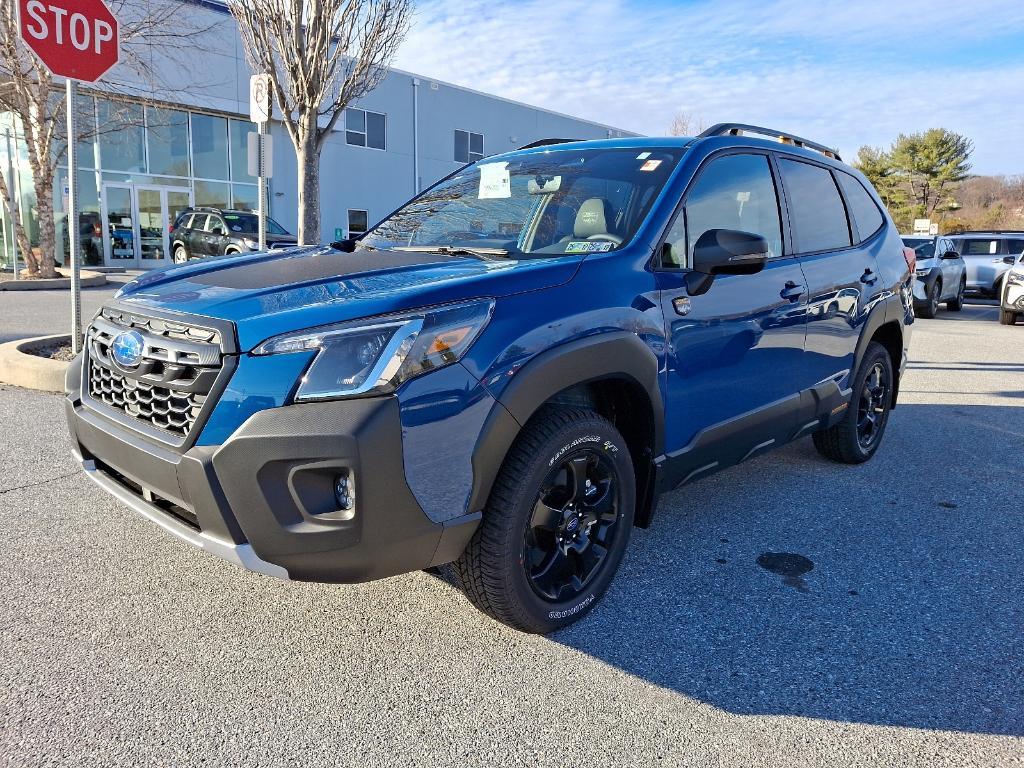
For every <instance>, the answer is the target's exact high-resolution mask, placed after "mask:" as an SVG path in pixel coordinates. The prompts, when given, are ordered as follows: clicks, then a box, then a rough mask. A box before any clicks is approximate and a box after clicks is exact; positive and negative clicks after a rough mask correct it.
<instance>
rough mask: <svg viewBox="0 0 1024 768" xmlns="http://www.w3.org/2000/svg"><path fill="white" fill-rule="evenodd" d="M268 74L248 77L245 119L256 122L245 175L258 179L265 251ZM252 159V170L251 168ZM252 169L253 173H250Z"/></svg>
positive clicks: (268, 168)
mask: <svg viewBox="0 0 1024 768" xmlns="http://www.w3.org/2000/svg"><path fill="white" fill-rule="evenodd" d="M270 85H271V84H270V75H253V76H252V77H250V78H249V119H250V120H252V121H253V122H254V123H256V152H255V155H256V157H255V158H253V151H252V143H251V142H250V144H249V147H250V150H249V165H250V170H249V174H250V175H252V176H257V177H258V178H259V185H260V189H259V204H258V209H257V211H258V213H259V249H260V250H261V251H265V250H267V216H268V215H270V212H269V210H268V209H269V207H270V201H269V200H267V179H269V178H270V176H271V164H272V162H273V160H272V159H271V158H272V155H271V143H270V136H269V135H268V134H267V123H269V122H270V113H271V110H272V109H273V101H272V100H271V95H270ZM253 159H255V160H256V162H255V166H256V167H255V169H253V168H252V166H253V165H254V164H253V162H252V161H253ZM253 170H255V171H256V172H255V173H253Z"/></svg>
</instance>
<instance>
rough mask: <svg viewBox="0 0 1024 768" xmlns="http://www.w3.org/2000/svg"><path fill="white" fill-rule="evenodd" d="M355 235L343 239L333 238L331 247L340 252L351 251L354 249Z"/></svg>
mask: <svg viewBox="0 0 1024 768" xmlns="http://www.w3.org/2000/svg"><path fill="white" fill-rule="evenodd" d="M358 240H359V238H357V237H349V238H346V239H344V240H335V241H334V242H333V243H331V244H330V246H331V248H333V249H334V250H336V251H341V252H342V253H352V252H353V251H354V250H355V249H356V242H357V241H358Z"/></svg>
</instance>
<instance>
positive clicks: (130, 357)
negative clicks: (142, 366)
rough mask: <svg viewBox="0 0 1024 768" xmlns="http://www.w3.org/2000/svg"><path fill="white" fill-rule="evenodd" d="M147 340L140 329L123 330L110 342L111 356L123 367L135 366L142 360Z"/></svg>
mask: <svg viewBox="0 0 1024 768" xmlns="http://www.w3.org/2000/svg"><path fill="white" fill-rule="evenodd" d="M144 346H145V341H144V340H143V338H142V334H141V333H139V332H138V331H122V332H121V333H119V334H117V336H115V337H114V341H113V342H111V344H110V356H111V357H112V358H114V362H115V363H117V364H118V365H119V366H121V367H122V368H134V367H135V366H137V365H138V364H139V361H141V360H142V350H143V348H144Z"/></svg>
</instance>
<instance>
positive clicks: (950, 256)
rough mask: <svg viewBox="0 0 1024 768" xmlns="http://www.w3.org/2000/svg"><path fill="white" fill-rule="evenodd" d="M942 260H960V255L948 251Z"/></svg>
mask: <svg viewBox="0 0 1024 768" xmlns="http://www.w3.org/2000/svg"><path fill="white" fill-rule="evenodd" d="M942 258H943V259H959V258H960V254H959V253H957V252H956V251H946V252H945V253H944V254H942Z"/></svg>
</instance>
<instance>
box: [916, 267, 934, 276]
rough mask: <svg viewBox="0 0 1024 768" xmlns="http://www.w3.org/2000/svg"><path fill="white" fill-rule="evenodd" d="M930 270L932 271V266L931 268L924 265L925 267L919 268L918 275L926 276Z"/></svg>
mask: <svg viewBox="0 0 1024 768" xmlns="http://www.w3.org/2000/svg"><path fill="white" fill-rule="evenodd" d="M929 272H931V268H929V267H924V268H922V269H919V270H917V276H918V277H924V276H925V275H927V274H928V273H929Z"/></svg>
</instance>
